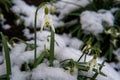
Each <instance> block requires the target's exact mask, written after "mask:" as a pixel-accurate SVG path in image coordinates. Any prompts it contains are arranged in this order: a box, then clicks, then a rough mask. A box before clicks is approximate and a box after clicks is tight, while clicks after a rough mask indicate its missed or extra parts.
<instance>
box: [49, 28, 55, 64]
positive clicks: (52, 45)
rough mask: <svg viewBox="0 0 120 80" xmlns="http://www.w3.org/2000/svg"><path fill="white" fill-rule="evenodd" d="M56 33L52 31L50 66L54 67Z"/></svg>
mask: <svg viewBox="0 0 120 80" xmlns="http://www.w3.org/2000/svg"><path fill="white" fill-rule="evenodd" d="M54 34H55V33H54V31H53V30H52V29H51V39H50V66H53V61H54V37H55V36H54Z"/></svg>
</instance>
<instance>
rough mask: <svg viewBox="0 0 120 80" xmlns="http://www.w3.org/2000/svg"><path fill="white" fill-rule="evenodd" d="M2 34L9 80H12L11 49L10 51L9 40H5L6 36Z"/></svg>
mask: <svg viewBox="0 0 120 80" xmlns="http://www.w3.org/2000/svg"><path fill="white" fill-rule="evenodd" d="M0 34H1V36H2V43H3V47H4V52H5V59H6V71H7V72H6V73H7V80H10V75H11V63H10V54H9V49H8V45H7V40H6V39H5V36H4V35H3V34H2V32H1V33H0Z"/></svg>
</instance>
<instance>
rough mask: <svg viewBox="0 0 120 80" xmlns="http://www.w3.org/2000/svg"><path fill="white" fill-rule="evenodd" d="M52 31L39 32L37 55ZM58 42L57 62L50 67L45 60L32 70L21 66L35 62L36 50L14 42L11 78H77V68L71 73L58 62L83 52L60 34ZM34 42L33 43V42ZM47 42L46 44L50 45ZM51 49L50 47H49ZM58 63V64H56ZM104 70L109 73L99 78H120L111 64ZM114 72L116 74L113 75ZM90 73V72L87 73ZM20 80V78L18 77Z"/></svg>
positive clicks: (76, 56)
mask: <svg viewBox="0 0 120 80" xmlns="http://www.w3.org/2000/svg"><path fill="white" fill-rule="evenodd" d="M49 34H50V33H49V32H48V31H43V32H42V33H41V32H38V33H37V40H38V43H37V45H38V47H37V57H38V56H39V55H40V54H41V52H42V51H43V50H44V48H42V47H44V43H43V41H45V40H46V37H47V36H48V35H49ZM55 36H56V38H55V40H56V42H57V43H58V44H59V46H58V45H55V58H56V62H54V64H55V66H54V67H49V66H48V65H49V64H48V60H44V61H43V63H41V64H39V65H38V66H37V67H36V68H35V69H33V70H32V71H30V72H29V71H28V72H25V71H21V70H20V67H21V65H22V64H23V63H33V61H34V50H29V51H26V50H25V48H26V45H25V44H24V43H17V44H14V47H13V48H12V50H11V53H10V57H11V65H12V75H11V80H16V79H17V78H19V80H26V78H29V76H30V75H32V80H38V79H45V80H46V79H47V80H56V79H59V80H77V78H76V76H77V70H75V72H74V74H70V73H69V70H64V69H63V68H61V67H60V66H59V65H58V64H59V62H60V61H63V60H66V59H73V60H74V61H77V60H78V59H79V57H80V56H81V55H82V54H83V53H82V52H81V51H80V50H78V49H75V48H72V47H66V46H65V42H64V40H62V37H61V36H59V35H57V34H56V35H55ZM31 42H34V41H32V40H31V41H27V43H31ZM31 44H32V43H31ZM48 44H49V42H48V43H46V45H48ZM48 49H49V48H48ZM91 59H92V56H87V62H88V61H89V60H91ZM82 61H83V58H82V59H81V62H82ZM101 62H102V61H101V60H98V63H101ZM56 65H57V66H56ZM102 71H103V72H104V73H105V74H106V75H107V77H104V76H101V75H99V76H98V80H117V79H119V78H120V76H119V74H118V73H117V72H116V71H115V70H114V69H113V68H112V67H111V66H110V65H109V64H107V63H106V64H105V67H104V68H103V69H102ZM5 73H6V72H5V64H2V65H0V75H2V74H5ZM113 73H114V75H115V76H114V75H113ZM86 75H88V74H86ZM17 80H18V79H17Z"/></svg>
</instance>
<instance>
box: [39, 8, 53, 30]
mask: <svg viewBox="0 0 120 80" xmlns="http://www.w3.org/2000/svg"><path fill="white" fill-rule="evenodd" d="M47 27H50V28H51V30H53V31H54V32H55V29H54V25H53V23H52V20H51V18H50V14H49V9H48V7H45V9H44V18H43V22H42V25H41V30H40V31H42V30H43V29H46V28H47Z"/></svg>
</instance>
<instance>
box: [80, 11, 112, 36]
mask: <svg viewBox="0 0 120 80" xmlns="http://www.w3.org/2000/svg"><path fill="white" fill-rule="evenodd" d="M88 18H89V19H88ZM102 22H105V23H107V25H108V26H113V24H114V17H113V15H112V13H111V12H110V11H106V12H104V13H102V10H100V11H98V12H94V11H84V12H82V13H81V15H80V23H81V25H82V29H83V30H84V31H85V33H87V34H89V33H91V34H93V35H95V36H97V35H98V34H100V33H102V32H103V30H104V28H103V26H102Z"/></svg>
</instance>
